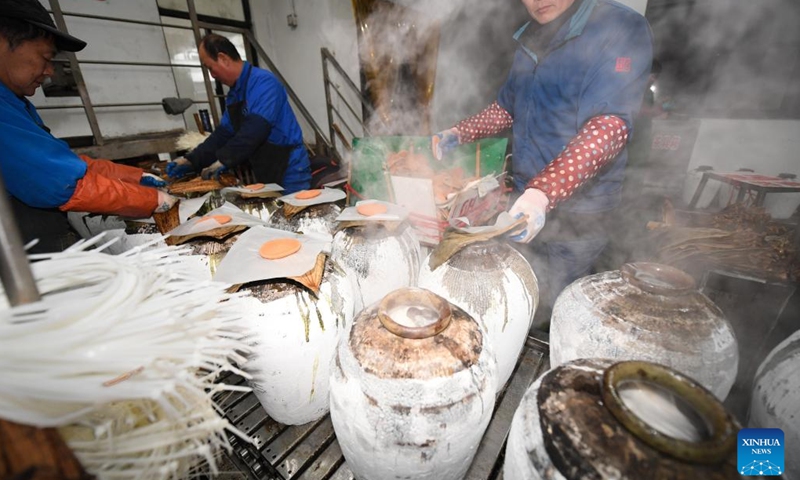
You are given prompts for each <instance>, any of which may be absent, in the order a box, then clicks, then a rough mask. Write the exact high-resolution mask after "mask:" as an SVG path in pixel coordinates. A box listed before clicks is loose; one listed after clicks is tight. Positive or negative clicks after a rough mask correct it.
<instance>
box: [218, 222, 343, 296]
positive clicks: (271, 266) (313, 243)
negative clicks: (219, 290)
mask: <svg viewBox="0 0 800 480" xmlns="http://www.w3.org/2000/svg"><path fill="white" fill-rule="evenodd" d="M279 238H295V239H297V240H298V241H299V242H300V243H301V245H302V246H301V247H300V250H299V251H298V252H297V253H295V254H294V255H289V256H288V257H286V258H280V259H278V260H267V259H265V258H262V257H261V255H259V254H258V250H259V248H261V245H263V244H264V243H266V242H268V241H270V240H277V239H279ZM330 246H331V237H330V236H322V235H314V234H307V235H299V234H296V233H292V232H287V231H285V230H278V229H275V228H269V227H261V226H259V227H252V228H251V229H250V230H248V231H246V232H245V233H243V234H242V236H241V237H239V240H237V241H236V243H235V244H234V245H233V247H231V249H230V251H228V254H227V255H225V258H224V259H223V260H222V262H220V264H219V266H218V267H217V272H216V274H215V275H214V281H217V282H223V283H230V284H242V283H247V282H256V281H259V280H269V279H272V278H286V277H297V276H300V275H302V274H304V273H306V272H308V271H309V270H311V269H312V268H314V265H315V264H316V262H317V255H319V254H320V253H321V252H323V251H325V252H329V251H330Z"/></svg>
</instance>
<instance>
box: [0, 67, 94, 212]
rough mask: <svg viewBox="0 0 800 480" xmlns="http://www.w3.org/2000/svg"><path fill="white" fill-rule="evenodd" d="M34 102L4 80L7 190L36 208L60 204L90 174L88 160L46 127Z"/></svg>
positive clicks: (1, 112)
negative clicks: (79, 155) (83, 158)
mask: <svg viewBox="0 0 800 480" xmlns="http://www.w3.org/2000/svg"><path fill="white" fill-rule="evenodd" d="M43 125H44V123H43V122H42V119H41V117H39V114H38V113H37V112H36V108H34V106H33V104H31V102H29V101H28V99H26V98H24V97H23V98H20V97H18V96H16V95H15V94H14V93H13V92H12V91H11V90H9V89H8V87H6V86H5V85H3V84H2V83H0V170H2V173H3V180H4V181H5V186H6V190H7V191H8V193H9V194H11V195H13V196H14V197H16V198H17V199H19V200H21V201H22V202H23V203H25V204H27V205H29V206H31V207H36V208H57V207H60V206H61V205H64V204H65V203H67V202H68V201H69V199H70V198H71V197H72V194H73V193H74V192H75V187H76V186H77V183H78V180H80V179H81V178H83V176H84V175H86V168H87V167H86V163H85V162H83V161H82V160H81V159H80V158H78V156H77V155H75V154H74V153H73V152H72V150H70V149H69V146H68V145H67V144H66V143H65V142H64V141H62V140H59V139H58V138H56V137H54V136H52V135H51V134H50V133H49V132H48V131H47V130H45V128H43Z"/></svg>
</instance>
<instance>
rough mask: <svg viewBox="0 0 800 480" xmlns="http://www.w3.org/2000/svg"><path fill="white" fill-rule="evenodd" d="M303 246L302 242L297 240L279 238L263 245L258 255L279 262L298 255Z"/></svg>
mask: <svg viewBox="0 0 800 480" xmlns="http://www.w3.org/2000/svg"><path fill="white" fill-rule="evenodd" d="M301 246H302V244H301V243H300V240H297V239H295V238H278V239H275V240H270V241H268V242H265V243H264V244H262V245H261V247H260V248H259V249H258V254H259V255H261V258H264V259H267V260H278V259H280V258H286V257H288V256H289V255H293V254H295V253H297V252H298V251H300V247H301Z"/></svg>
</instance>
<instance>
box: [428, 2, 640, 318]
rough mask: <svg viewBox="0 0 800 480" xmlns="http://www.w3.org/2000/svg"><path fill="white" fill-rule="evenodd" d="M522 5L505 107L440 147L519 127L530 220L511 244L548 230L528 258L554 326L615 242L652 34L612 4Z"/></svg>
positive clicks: (464, 126) (517, 176)
mask: <svg viewBox="0 0 800 480" xmlns="http://www.w3.org/2000/svg"><path fill="white" fill-rule="evenodd" d="M522 3H523V4H524V5H525V7H526V8H527V10H528V13H529V14H530V16H531V20H530V21H528V22H527V23H525V24H524V25H523V26H522V27H521V28H520V29H519V30H518V31H517V32H516V33H515V34H514V38H515V39H516V41H517V42H518V47H517V50H516V53H515V56H514V61H513V64H512V66H511V72H510V73H509V76H508V79H507V80H506V82H505V84H504V85H503V86H502V87H501V89H500V93H499V95H498V97H497V101H496V102H494V103H492V104H491V105H489V107H487V108H486V109H484V110H483V111H482V112H481V113H479V114H477V115H475V116H472V117H470V118H467V119H465V120H462V121H461V122H459V123H458V124H456V125H455V127H453V128H451V129H449V130H445V131H443V132H440V133H439V134H437V135H435V136H434V137H433V142H432V144H433V148H434V155H435V156H436V157H437V158H439V159H441V158H442V156H443V155H445V154H446V153H447V151H448V150H450V149H452V148H453V147H454V146H456V145H458V144H461V143H469V142H473V141H475V140H477V139H480V138H484V137H488V136H492V135H496V134H497V133H499V132H501V131H503V130H505V129H507V128H512V131H513V156H512V165H511V168H512V175H513V182H514V187H515V189H516V191H517V194H518V195H519V198H518V199H517V200H516V201H515V202H514V204H513V206H512V208H511V209H510V213H511V214H512V215H515V216H518V217H522V216H527V228H526V229H525V230H524V231H523V232H522V233H520V234H519V235H517V236H516V237H514V238H513V239H514V240H516V241H519V242H523V243H528V242H530V241H531V240H532V239H533V238H534V237H536V236H537V234H539V233H540V232H541V235H539V237H538V239H537V242H535V243H534V244H533V245H532V247H533V248H532V249H528V251H527V252H526V253H528V254H529V255H528V257H529V258H530V259H531V260H532V263H533V266H534V269H535V270H536V272H537V276H538V277H539V280H540V286H541V287H542V290H543V291H542V297H541V305H540V311H542V312H543V313H544V314H545V315H544V316H545V317H546V319H549V312H548V310H549V308H550V307H551V306H552V303H553V302H554V300H555V298H556V296H557V295H558V294H559V293H560V292H561V290H563V289H564V287H566V286H567V285H568V284H569V283H571V282H572V281H574V280H576V279H577V278H580V277H582V276H585V275H587V274H589V273H590V269H591V267H592V264H593V262H594V261H595V259H596V258H597V257H598V256H599V255H600V253H601V252H602V251H603V249H604V248H605V246H606V244H607V243H608V233H607V232H606V225H607V224H608V219H609V217H610V212H612V211H613V210H614V209H615V208H616V207H617V206H618V205H619V204H620V201H621V191H622V181H623V174H624V169H625V163H626V160H627V154H626V149H625V146H626V144H627V142H628V140H629V139H630V138H631V135H632V134H635V132H632V131H631V128H632V125H633V118H634V117H635V115H636V113H637V111H638V110H639V107H640V105H641V103H642V96H643V94H644V90H645V87H646V85H647V80H648V76H649V74H650V66H651V63H652V55H653V54H652V33H651V31H650V27H649V25H648V23H647V20H646V19H645V18H644V17H643V16H642V15H640V14H639V13H637V12H635V11H634V10H632V9H630V8H629V7H627V6H624V5H622V4H620V3H617V2H615V1H613V0H522ZM554 208H557V209H556V210H555V211H553V209H554ZM551 211H553V212H552V213H550V214H549V218H548V220H547V227H546V228H545V217H546V216H547V215H548V212H551ZM541 307H544V308H541Z"/></svg>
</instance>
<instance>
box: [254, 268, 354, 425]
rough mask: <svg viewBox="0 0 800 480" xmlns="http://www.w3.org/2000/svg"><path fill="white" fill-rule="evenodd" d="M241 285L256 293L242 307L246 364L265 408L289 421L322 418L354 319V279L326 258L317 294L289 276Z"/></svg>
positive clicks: (270, 413)
mask: <svg viewBox="0 0 800 480" xmlns="http://www.w3.org/2000/svg"><path fill="white" fill-rule="evenodd" d="M242 290H246V291H249V292H251V295H252V298H249V299H245V300H248V302H247V304H246V307H245V309H246V310H245V312H243V317H244V318H245V320H246V321H247V325H248V332H247V333H248V335H249V338H250V339H251V341H252V346H253V352H252V353H251V354H250V355H249V357H248V361H247V363H246V364H245V365H244V369H245V370H246V371H247V372H248V373H250V374H251V375H253V378H252V380H250V385H251V386H252V387H253V391H254V393H255V394H256V397H257V398H258V400H259V401H260V402H261V405H262V406H263V407H264V410H265V411H266V412H267V414H268V415H269V416H270V417H272V418H274V419H275V420H276V421H278V422H280V423H283V424H286V425H300V424H304V423H308V422H311V421H314V420H316V419H318V418H321V417H323V416H324V415H325V414H326V413H327V412H328V408H329V391H330V389H329V385H328V380H329V378H330V365H331V361H332V359H333V356H334V354H335V352H336V345H337V344H338V342H339V338H340V336H341V335H342V333H343V332H344V331H345V327H346V326H347V325H348V324H350V322H351V321H352V319H353V306H354V300H353V292H352V286H351V283H350V282H349V280H347V279H346V278H345V277H344V276H343V275H342V273H341V271H340V270H339V269H337V268H335V267H334V266H333V264H332V263H331V262H330V261H328V262H327V263H326V266H325V272H324V274H323V277H322V283H321V284H320V287H319V292H318V293H317V294H314V293H313V292H311V291H310V290H309V289H307V288H306V287H303V286H301V285H300V284H299V283H296V282H294V281H292V280H289V279H274V280H267V281H261V282H253V283H248V284H245V285H244V286H243V288H242Z"/></svg>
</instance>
